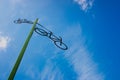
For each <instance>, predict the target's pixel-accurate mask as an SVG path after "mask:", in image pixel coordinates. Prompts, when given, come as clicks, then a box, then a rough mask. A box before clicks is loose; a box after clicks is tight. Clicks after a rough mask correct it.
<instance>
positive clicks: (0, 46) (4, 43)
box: [0, 32, 10, 50]
mask: <svg viewBox="0 0 120 80" xmlns="http://www.w3.org/2000/svg"><path fill="white" fill-rule="evenodd" d="M9 42H10V37H8V36H3V35H2V33H1V32H0V50H5V49H6V48H7V47H8V44H9Z"/></svg>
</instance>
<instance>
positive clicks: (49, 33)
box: [14, 19, 68, 50]
mask: <svg viewBox="0 0 120 80" xmlns="http://www.w3.org/2000/svg"><path fill="white" fill-rule="evenodd" d="M14 23H16V24H21V23H29V24H33V22H32V21H29V20H27V19H18V20H15V21H14ZM37 25H39V26H40V27H42V28H43V29H42V28H38V27H35V29H34V31H35V32H36V33H37V34H39V35H41V36H46V37H48V38H49V39H51V40H52V41H53V42H54V44H55V45H56V46H57V47H58V48H60V49H62V50H67V49H68V47H67V45H66V44H65V43H63V42H62V38H61V37H57V36H55V35H54V34H53V32H52V31H50V30H48V29H47V28H45V27H44V26H42V25H41V24H39V23H37Z"/></svg>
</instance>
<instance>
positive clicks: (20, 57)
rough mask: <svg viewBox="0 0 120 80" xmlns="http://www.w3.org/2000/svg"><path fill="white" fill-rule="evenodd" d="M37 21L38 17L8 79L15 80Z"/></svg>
mask: <svg viewBox="0 0 120 80" xmlns="http://www.w3.org/2000/svg"><path fill="white" fill-rule="evenodd" d="M37 22H38V19H36V20H35V22H34V24H33V27H32V29H31V31H30V33H29V35H28V37H27V39H26V41H25V43H24V45H23V47H22V50H21V52H20V54H19V56H18V58H17V61H16V63H15V65H14V67H13V69H12V71H11V73H10V75H9V78H8V80H13V79H14V77H15V74H16V72H17V69H18V67H19V65H20V62H21V60H22V57H23V55H24V52H25V50H26V48H27V45H28V43H29V41H30V38H31V37H32V34H33V32H34V29H35V26H36V24H37Z"/></svg>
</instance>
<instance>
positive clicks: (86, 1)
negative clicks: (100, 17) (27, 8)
mask: <svg viewBox="0 0 120 80" xmlns="http://www.w3.org/2000/svg"><path fill="white" fill-rule="evenodd" d="M74 1H75V2H77V3H78V4H79V5H80V8H81V9H82V10H83V11H87V10H88V9H89V8H91V7H92V6H93V2H94V0H74Z"/></svg>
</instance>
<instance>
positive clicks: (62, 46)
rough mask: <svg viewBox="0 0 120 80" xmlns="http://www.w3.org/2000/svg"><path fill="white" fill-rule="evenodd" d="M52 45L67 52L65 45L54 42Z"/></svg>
mask: <svg viewBox="0 0 120 80" xmlns="http://www.w3.org/2000/svg"><path fill="white" fill-rule="evenodd" d="M54 44H55V45H56V46H57V47H58V48H60V49H62V50H67V49H68V47H67V45H66V44H64V43H63V42H59V41H54Z"/></svg>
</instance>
